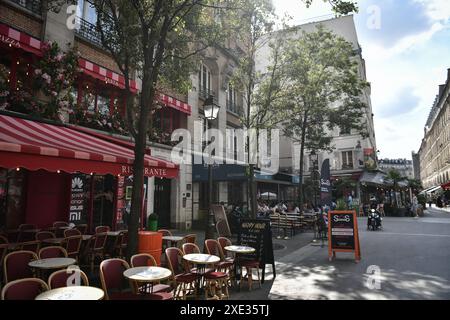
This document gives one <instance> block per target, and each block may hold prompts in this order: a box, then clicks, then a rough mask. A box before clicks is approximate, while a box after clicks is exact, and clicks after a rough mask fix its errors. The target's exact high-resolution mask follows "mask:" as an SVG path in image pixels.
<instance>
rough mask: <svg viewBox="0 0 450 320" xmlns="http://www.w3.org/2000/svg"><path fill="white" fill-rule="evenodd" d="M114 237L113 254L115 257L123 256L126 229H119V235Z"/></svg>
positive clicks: (126, 234)
mask: <svg viewBox="0 0 450 320" xmlns="http://www.w3.org/2000/svg"><path fill="white" fill-rule="evenodd" d="M116 238H117V239H116V242H115V244H114V254H115V256H116V257H119V258H124V257H125V250H126V249H127V246H128V230H122V231H120V233H119V235H118V236H117V237H116Z"/></svg>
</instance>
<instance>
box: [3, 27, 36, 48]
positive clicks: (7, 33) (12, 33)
mask: <svg viewBox="0 0 450 320" xmlns="http://www.w3.org/2000/svg"><path fill="white" fill-rule="evenodd" d="M0 42H3V43H5V44H7V45H8V46H10V47H12V48H18V49H23V50H25V51H28V52H31V53H34V54H36V55H42V52H41V41H40V40H38V39H36V38H33V37H32V36H30V35H28V34H26V33H24V32H21V31H19V30H16V29H14V28H12V27H10V26H8V25H6V24H3V23H0Z"/></svg>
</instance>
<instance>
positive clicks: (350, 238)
mask: <svg viewBox="0 0 450 320" xmlns="http://www.w3.org/2000/svg"><path fill="white" fill-rule="evenodd" d="M336 252H354V253H355V260H356V261H359V260H361V251H360V247H359V234H358V219H357V217H356V211H330V212H328V256H329V259H330V261H331V260H332V259H333V258H335V257H336Z"/></svg>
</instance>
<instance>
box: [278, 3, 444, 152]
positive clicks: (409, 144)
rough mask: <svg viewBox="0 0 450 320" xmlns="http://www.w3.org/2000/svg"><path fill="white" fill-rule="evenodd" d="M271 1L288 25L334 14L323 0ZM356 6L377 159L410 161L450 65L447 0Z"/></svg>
mask: <svg viewBox="0 0 450 320" xmlns="http://www.w3.org/2000/svg"><path fill="white" fill-rule="evenodd" d="M272 1H273V4H274V5H275V8H276V11H277V14H278V15H279V16H284V15H285V13H288V14H289V16H291V17H292V20H291V22H290V24H291V25H298V24H302V23H308V22H312V21H315V20H318V19H319V20H320V19H324V18H331V17H332V16H331V14H332V11H331V6H330V5H329V4H328V2H324V1H323V0H314V3H313V5H312V6H311V7H310V8H308V9H307V8H306V6H305V5H304V4H303V2H302V0H272ZM358 6H359V12H358V13H357V14H355V24H356V30H357V33H358V39H359V43H360V45H361V47H362V50H363V51H362V55H363V58H364V59H365V60H366V68H367V78H368V79H367V80H368V81H369V82H370V83H371V86H372V96H371V98H372V108H373V112H374V114H375V118H374V119H375V120H374V121H375V134H376V138H377V148H378V150H380V154H379V158H380V159H383V158H395V159H396V158H406V159H411V151H416V152H417V151H418V150H419V148H420V144H421V141H422V138H423V136H424V127H425V123H426V121H427V118H428V115H429V112H430V110H431V107H432V105H433V102H434V100H435V98H436V95H437V94H438V90H439V89H438V87H439V85H441V84H444V83H445V81H446V79H447V69H448V68H450V0H359V1H358Z"/></svg>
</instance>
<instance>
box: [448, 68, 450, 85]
mask: <svg viewBox="0 0 450 320" xmlns="http://www.w3.org/2000/svg"><path fill="white" fill-rule="evenodd" d="M449 81H450V68H449V69H447V82H449Z"/></svg>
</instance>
